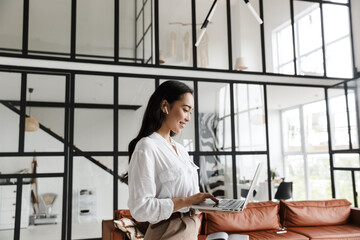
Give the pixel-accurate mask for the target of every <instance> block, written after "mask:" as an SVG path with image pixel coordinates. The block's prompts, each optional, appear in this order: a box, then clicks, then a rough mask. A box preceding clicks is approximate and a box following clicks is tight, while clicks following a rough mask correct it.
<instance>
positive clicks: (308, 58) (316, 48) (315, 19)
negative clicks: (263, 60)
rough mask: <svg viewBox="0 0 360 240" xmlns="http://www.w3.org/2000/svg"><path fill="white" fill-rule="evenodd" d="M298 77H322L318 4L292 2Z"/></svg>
mask: <svg viewBox="0 0 360 240" xmlns="http://www.w3.org/2000/svg"><path fill="white" fill-rule="evenodd" d="M294 12H295V13H294V14H295V39H296V55H297V67H298V69H297V71H298V72H297V74H298V75H319V76H322V75H323V57H322V54H323V52H322V37H321V19H320V8H319V4H318V3H308V2H304V1H295V2H294Z"/></svg>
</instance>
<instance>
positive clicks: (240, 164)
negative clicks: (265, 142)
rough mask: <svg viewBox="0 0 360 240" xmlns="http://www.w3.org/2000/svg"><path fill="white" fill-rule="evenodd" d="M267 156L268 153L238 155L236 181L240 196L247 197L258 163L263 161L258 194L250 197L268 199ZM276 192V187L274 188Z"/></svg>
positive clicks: (254, 199)
mask: <svg viewBox="0 0 360 240" xmlns="http://www.w3.org/2000/svg"><path fill="white" fill-rule="evenodd" d="M266 161H267V157H266V155H242V156H236V177H237V179H236V182H237V184H238V185H237V193H238V198H239V199H241V198H243V199H244V198H245V197H246V194H245V193H246V190H248V189H249V188H250V184H251V183H250V181H251V180H252V179H253V178H254V175H255V171H256V167H257V165H258V164H259V163H260V162H262V163H263V167H262V170H261V173H260V177H259V180H258V183H257V185H256V186H255V191H256V194H255V196H253V197H251V198H250V201H268V200H269V188H268V181H267V179H268V177H267V172H268V171H267V167H266V166H267V164H266ZM242 193H243V194H242ZM272 193H274V188H273V189H272Z"/></svg>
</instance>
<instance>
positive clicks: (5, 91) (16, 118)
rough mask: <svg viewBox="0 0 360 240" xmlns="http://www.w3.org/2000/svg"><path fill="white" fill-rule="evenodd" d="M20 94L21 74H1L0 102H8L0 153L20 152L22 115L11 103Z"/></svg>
mask: <svg viewBox="0 0 360 240" xmlns="http://www.w3.org/2000/svg"><path fill="white" fill-rule="evenodd" d="M0 4H1V3H0ZM0 11H1V10H0ZM0 18H1V15H0ZM20 92H21V74H19V73H7V72H0V101H4V100H5V101H7V102H6V103H2V104H0V133H1V134H0V152H17V151H18V145H19V143H18V141H19V124H20V114H19V113H16V112H14V111H12V110H11V109H10V108H11V107H14V105H12V104H9V101H20Z"/></svg>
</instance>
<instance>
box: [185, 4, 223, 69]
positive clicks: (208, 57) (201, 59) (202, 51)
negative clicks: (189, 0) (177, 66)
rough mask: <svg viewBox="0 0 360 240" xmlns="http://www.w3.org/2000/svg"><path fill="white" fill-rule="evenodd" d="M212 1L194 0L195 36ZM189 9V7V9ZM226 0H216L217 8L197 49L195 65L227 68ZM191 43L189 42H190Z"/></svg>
mask: <svg viewBox="0 0 360 240" xmlns="http://www.w3.org/2000/svg"><path fill="white" fill-rule="evenodd" d="M211 5H212V2H209V1H196V25H197V28H196V29H197V37H196V39H198V37H199V36H200V32H201V30H200V27H201V25H202V23H203V22H204V20H205V18H206V16H207V14H208V12H209V10H210V8H211ZM189 11H190V9H189ZM226 26H227V14H226V1H218V3H217V8H216V11H215V13H214V16H213V18H212V19H211V22H210V23H209V24H208V26H207V30H206V32H205V34H204V36H203V38H202V40H201V42H200V43H199V45H198V47H197V48H196V49H197V66H198V67H199V68H220V69H228V68H229V64H228V62H229V60H228V44H227V43H228V40H227V27H226ZM190 45H191V44H190Z"/></svg>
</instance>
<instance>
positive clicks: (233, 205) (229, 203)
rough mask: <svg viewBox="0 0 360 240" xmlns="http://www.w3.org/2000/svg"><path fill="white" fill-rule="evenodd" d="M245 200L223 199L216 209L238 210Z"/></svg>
mask: <svg viewBox="0 0 360 240" xmlns="http://www.w3.org/2000/svg"><path fill="white" fill-rule="evenodd" d="M244 203H245V200H238V199H223V200H220V202H219V205H218V206H217V207H219V208H225V209H234V210H236V209H240V207H242V205H244Z"/></svg>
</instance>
